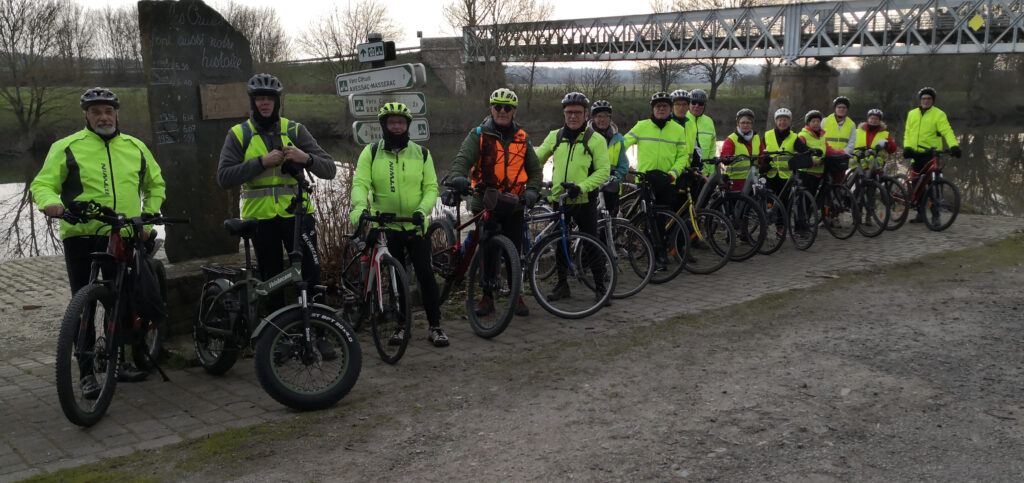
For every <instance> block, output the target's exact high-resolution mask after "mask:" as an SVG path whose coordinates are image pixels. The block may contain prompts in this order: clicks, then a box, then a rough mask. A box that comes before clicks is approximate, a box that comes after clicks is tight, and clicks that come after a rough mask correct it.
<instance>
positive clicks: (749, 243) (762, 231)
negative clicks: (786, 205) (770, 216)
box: [711, 192, 768, 262]
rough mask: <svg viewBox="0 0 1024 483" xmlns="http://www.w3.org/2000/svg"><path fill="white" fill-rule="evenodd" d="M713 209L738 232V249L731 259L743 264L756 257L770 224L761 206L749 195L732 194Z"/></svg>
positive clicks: (720, 200) (723, 198)
mask: <svg viewBox="0 0 1024 483" xmlns="http://www.w3.org/2000/svg"><path fill="white" fill-rule="evenodd" d="M711 209H713V210H716V211H719V212H721V213H722V214H723V215H725V217H726V218H728V219H729V220H730V221H732V227H733V230H735V231H736V247H735V248H734V249H733V252H732V256H731V257H730V258H729V259H730V260H732V261H736V262H742V261H743V260H747V259H749V258H750V257H752V256H754V255H756V254H757V252H758V251H759V250H760V249H761V245H763V244H764V239H765V236H766V235H767V233H766V231H767V229H766V227H767V224H768V223H767V221H765V214H764V211H762V210H761V208H760V205H759V204H758V203H757V202H756V201H754V200H753V198H751V197H749V196H747V195H744V194H742V193H736V192H730V193H726V194H725V196H723V197H721V198H719V199H718V201H716V202H715V203H714V205H713V206H711Z"/></svg>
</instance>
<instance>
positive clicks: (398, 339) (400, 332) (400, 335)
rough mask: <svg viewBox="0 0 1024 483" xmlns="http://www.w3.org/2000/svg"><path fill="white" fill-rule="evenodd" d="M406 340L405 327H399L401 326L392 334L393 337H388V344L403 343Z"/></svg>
mask: <svg viewBox="0 0 1024 483" xmlns="http://www.w3.org/2000/svg"><path fill="white" fill-rule="evenodd" d="M404 340H405V328H403V327H399V328H397V329H395V333H394V334H391V337H390V338H389V339H388V345H402V342H403V341H404Z"/></svg>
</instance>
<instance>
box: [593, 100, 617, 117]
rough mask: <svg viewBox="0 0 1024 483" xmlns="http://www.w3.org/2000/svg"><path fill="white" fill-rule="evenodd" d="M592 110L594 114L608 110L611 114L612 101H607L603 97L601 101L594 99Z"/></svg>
mask: <svg viewBox="0 0 1024 483" xmlns="http://www.w3.org/2000/svg"><path fill="white" fill-rule="evenodd" d="M590 112H591V113H593V114H597V113H599V112H607V113H608V114H611V113H612V103H610V102H608V101H606V100H604V99H601V100H599V101H594V105H593V106H592V107H591V108H590Z"/></svg>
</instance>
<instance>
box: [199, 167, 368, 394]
mask: <svg viewBox="0 0 1024 483" xmlns="http://www.w3.org/2000/svg"><path fill="white" fill-rule="evenodd" d="M296 179H297V181H298V185H297V188H298V190H297V191H298V192H297V193H296V194H295V195H294V196H293V197H292V202H291V204H290V205H289V207H288V212H289V213H292V214H293V215H294V216H295V230H294V232H293V235H292V246H293V247H294V249H293V250H292V251H290V252H289V253H288V260H289V261H290V263H291V264H290V265H289V266H288V267H286V268H285V269H284V270H282V271H281V273H278V274H276V275H274V276H272V277H270V278H268V279H267V280H260V279H258V278H256V276H255V275H254V274H253V272H254V267H253V264H252V255H251V251H252V250H251V239H252V237H253V235H255V234H256V230H257V220H256V219H246V220H240V219H237V218H232V219H228V220H225V221H224V228H225V229H226V230H227V231H228V233H230V234H231V235H233V236H240V237H242V240H243V243H244V245H245V267H244V268H241V269H235V268H230V267H222V266H219V265H204V266H203V267H202V270H203V273H204V274H205V275H206V277H207V280H208V281H207V282H206V283H205V284H204V285H203V290H202V294H201V296H200V301H199V310H198V313H197V316H196V318H195V322H194V324H193V328H192V335H193V339H194V342H195V350H196V355H197V356H198V358H199V362H200V364H201V365H202V366H203V369H204V370H205V371H206V372H207V373H209V374H213V375H222V374H224V373H225V372H227V371H228V370H229V369H231V367H232V366H234V364H235V362H236V361H237V360H238V357H239V355H240V353H241V350H242V349H244V348H246V347H248V346H250V345H252V346H253V359H254V365H255V367H256V377H257V379H258V380H259V382H260V386H262V387H263V390H264V391H266V392H267V394H269V395H270V396H271V397H272V398H274V400H276V401H277V402H279V403H281V404H284V405H285V406H288V407H290V408H293V409H297V410H300V411H309V410H317V409H324V408H327V407H330V406H333V405H334V404H336V403H337V402H338V401H340V400H341V398H343V397H345V395H346V394H348V392H349V391H350V390H351V389H352V387H353V386H355V383H356V380H357V379H358V378H359V372H360V370H361V368H362V361H363V357H362V350H361V348H360V346H359V341H358V340H357V339H356V336H355V332H354V331H353V330H352V328H350V327H349V326H348V324H347V323H345V322H344V321H342V320H339V319H338V317H337V315H336V311H335V310H334V309H333V308H331V307H328V306H327V305H323V304H319V303H316V302H314V301H311V297H310V292H311V291H314V292H315V293H317V294H318V295H320V294H323V293H324V292H325V291H326V287H324V286H322V285H317V286H314V287H310V284H309V283H308V282H306V281H305V280H303V278H302V251H301V248H300V247H301V246H302V245H301V243H300V229H301V225H302V217H304V216H309V215H307V214H306V212H307V206H308V205H307V203H308V201H307V200H306V199H305V194H306V193H308V192H309V191H310V185H309V183H308V182H307V181H306V180H305V178H304V177H303V176H301V174H300V175H298V176H296ZM288 286H294V287H296V289H297V291H298V302H297V303H294V304H291V305H288V306H285V307H281V308H279V309H277V310H275V311H274V312H273V313H271V314H269V315H267V316H265V317H262V318H261V317H260V315H259V305H260V304H259V302H260V299H261V298H265V297H267V296H268V295H269V294H270V293H272V292H276V291H279V290H282V289H284V288H285V287H288Z"/></svg>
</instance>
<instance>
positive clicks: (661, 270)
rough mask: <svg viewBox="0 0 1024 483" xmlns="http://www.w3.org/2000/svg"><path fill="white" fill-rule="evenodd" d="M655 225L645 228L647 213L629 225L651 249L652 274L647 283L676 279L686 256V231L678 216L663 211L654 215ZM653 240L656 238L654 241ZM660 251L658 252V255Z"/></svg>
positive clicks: (641, 214)
mask: <svg viewBox="0 0 1024 483" xmlns="http://www.w3.org/2000/svg"><path fill="white" fill-rule="evenodd" d="M654 216H655V220H656V221H657V223H658V224H657V226H652V227H648V226H647V225H648V223H647V214H646V213H637V214H636V215H634V216H633V218H632V219H631V220H630V224H631V225H633V226H635V227H637V229H639V230H640V232H641V233H643V234H644V236H646V237H647V239H648V240H649V241H650V242H651V246H652V247H653V248H654V262H655V269H654V270H655V271H654V274H653V275H652V276H651V281H650V283H655V284H658V283H665V282H668V281H669V280H672V279H673V278H676V276H678V275H679V274H680V273H682V271H683V268H684V263H683V261H684V257H685V256H686V255H687V254H688V253H690V250H691V249H692V248H691V246H690V231H688V230H687V228H686V223H685V222H684V221H683V219H682V218H680V217H679V215H676V214H675V213H674V212H671V211H669V210H666V209H657V210H655V212H654ZM654 237H658V239H657V240H656V239H655V238H654ZM659 251H660V253H659Z"/></svg>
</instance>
